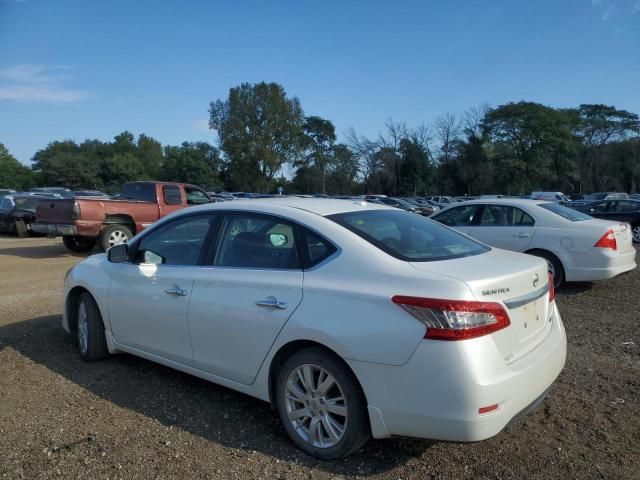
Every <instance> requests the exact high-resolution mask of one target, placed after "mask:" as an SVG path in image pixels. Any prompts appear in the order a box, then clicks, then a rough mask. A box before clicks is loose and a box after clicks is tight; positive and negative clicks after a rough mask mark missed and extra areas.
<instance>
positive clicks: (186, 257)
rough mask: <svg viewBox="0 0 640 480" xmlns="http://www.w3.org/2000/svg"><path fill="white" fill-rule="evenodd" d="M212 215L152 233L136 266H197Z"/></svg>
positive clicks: (139, 249) (139, 252)
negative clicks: (144, 264) (139, 264)
mask: <svg viewBox="0 0 640 480" xmlns="http://www.w3.org/2000/svg"><path fill="white" fill-rule="evenodd" d="M214 219H215V217H214V216H212V215H198V216H187V217H184V218H180V219H178V220H174V221H173V222H171V223H168V224H166V225H163V226H162V227H160V228H158V229H156V230H154V231H152V232H150V233H149V234H148V235H146V236H144V237H143V238H142V240H141V241H140V243H139V245H138V247H137V249H136V256H135V260H136V263H151V264H155V265H198V263H199V261H200V256H201V253H202V250H203V246H204V243H205V239H206V238H207V233H208V232H209V227H210V225H211V224H212V222H213V221H214Z"/></svg>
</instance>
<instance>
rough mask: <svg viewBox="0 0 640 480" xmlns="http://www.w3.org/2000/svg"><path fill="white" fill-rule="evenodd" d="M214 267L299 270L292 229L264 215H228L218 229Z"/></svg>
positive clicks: (289, 225)
mask: <svg viewBox="0 0 640 480" xmlns="http://www.w3.org/2000/svg"><path fill="white" fill-rule="evenodd" d="M214 265H216V266H219V267H241V268H271V269H278V270H283V269H285V270H286V269H299V268H301V267H300V261H299V258H298V250H297V245H296V239H295V235H294V231H293V227H292V225H291V224H289V223H288V222H284V221H283V220H282V219H280V218H277V217H270V216H267V215H256V214H234V215H229V216H228V217H227V221H226V222H225V225H224V227H223V229H222V233H221V236H220V241H219V247H218V252H217V253H216V258H215V261H214Z"/></svg>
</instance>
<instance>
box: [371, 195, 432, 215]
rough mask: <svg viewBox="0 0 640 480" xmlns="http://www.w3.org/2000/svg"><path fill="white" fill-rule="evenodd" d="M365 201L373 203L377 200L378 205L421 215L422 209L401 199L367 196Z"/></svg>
mask: <svg viewBox="0 0 640 480" xmlns="http://www.w3.org/2000/svg"><path fill="white" fill-rule="evenodd" d="M364 199H365V200H367V201H371V200H375V201H376V202H377V203H381V204H384V205H389V206H390V207H395V208H400V209H402V210H406V211H407V212H411V213H421V212H422V208H421V207H418V206H417V205H414V204H412V203H409V202H407V201H406V200H403V199H401V198H395V197H387V196H386V195H365V197H364Z"/></svg>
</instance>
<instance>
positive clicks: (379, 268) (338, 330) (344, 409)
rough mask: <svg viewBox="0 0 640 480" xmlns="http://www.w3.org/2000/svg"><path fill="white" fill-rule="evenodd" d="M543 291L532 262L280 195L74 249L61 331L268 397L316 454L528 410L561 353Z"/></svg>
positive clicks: (372, 214)
mask: <svg viewBox="0 0 640 480" xmlns="http://www.w3.org/2000/svg"><path fill="white" fill-rule="evenodd" d="M303 277H304V282H303ZM553 292H554V290H553V285H552V283H551V281H550V279H549V276H548V273H547V268H546V263H545V262H544V261H542V260H540V259H538V258H535V257H532V256H529V255H522V254H519V253H514V252H507V251H503V250H499V249H492V248H490V247H487V246H485V245H483V244H481V243H480V242H477V241H475V240H473V239H471V238H469V237H466V236H463V235H460V234H459V233H457V232H455V231H454V230H451V229H449V228H447V227H444V226H442V225H440V224H438V223H437V222H433V221H431V220H429V219H426V218H424V217H421V216H418V215H412V214H409V213H407V212H405V211H401V210H397V209H393V208H389V207H387V206H383V205H372V204H369V203H368V202H345V201H343V200H333V199H316V198H313V199H304V198H295V197H284V198H274V199H271V200H269V201H254V200H247V201H242V202H229V203H226V202H225V203H218V204H211V205H206V206H202V207H196V208H192V209H188V210H185V211H181V212H177V213H174V214H172V215H170V216H168V217H166V218H165V219H163V220H161V221H159V222H158V223H156V224H154V225H153V226H152V227H150V228H149V229H148V230H146V231H144V232H142V233H141V234H139V235H137V236H136V237H135V238H133V239H132V240H131V242H130V243H129V244H128V245H127V244H121V245H117V246H115V247H113V248H111V250H109V252H108V254H107V255H93V256H90V257H88V258H87V259H85V260H83V261H82V262H80V263H78V264H77V265H76V266H75V267H73V268H72V269H71V270H70V271H69V272H68V273H67V275H66V277H65V282H64V291H63V295H64V314H63V318H62V325H63V327H64V328H65V329H66V330H67V331H69V332H73V333H74V335H75V336H76V338H77V342H78V349H79V352H80V356H81V357H82V358H83V359H85V360H97V359H102V358H105V357H106V356H108V355H109V354H110V353H117V352H128V353H131V354H133V355H138V356H141V357H143V358H147V359H149V360H152V361H155V362H158V363H161V364H164V365H167V366H170V367H172V368H177V369H179V370H182V371H184V372H187V373H191V374H193V375H195V376H198V377H202V378H204V379H207V380H210V381H213V382H216V383H219V384H221V385H224V386H226V387H229V388H231V389H235V390H238V391H240V392H243V393H246V394H249V395H252V396H255V397H257V398H259V399H262V400H265V401H269V402H272V403H273V404H274V405H275V407H276V408H277V411H278V414H279V416H280V418H281V420H282V423H283V425H284V429H285V431H286V432H287V434H288V435H289V436H290V438H291V439H292V441H293V442H294V443H295V444H296V445H297V446H298V447H299V448H301V449H302V450H304V451H305V452H306V453H308V454H310V455H313V456H316V457H318V458H321V459H325V460H327V459H335V458H339V457H344V456H346V455H348V454H350V453H351V452H354V451H356V450H357V449H358V448H360V447H361V446H362V445H363V444H364V443H365V442H366V441H367V439H368V438H369V437H370V436H373V437H375V438H388V437H391V436H402V437H423V438H432V439H439V440H445V441H456V442H458V441H479V440H483V439H486V438H489V437H491V436H493V435H496V434H497V433H498V432H500V431H501V430H502V429H503V428H504V427H505V426H506V425H508V424H509V423H510V422H511V421H512V420H513V419H514V418H516V417H517V416H519V415H521V414H523V413H525V412H527V411H529V410H531V409H532V408H533V407H535V406H536V405H537V404H538V403H539V402H541V401H542V399H543V398H544V396H545V395H546V394H547V392H548V391H549V388H550V387H551V385H552V384H553V382H554V380H555V379H556V378H557V376H558V375H559V373H560V372H561V370H562V368H563V366H564V363H565V357H566V336H565V331H564V327H563V325H562V321H561V319H560V314H559V313H558V309H557V306H556V304H555V301H554V293H553ZM230 428H233V427H230Z"/></svg>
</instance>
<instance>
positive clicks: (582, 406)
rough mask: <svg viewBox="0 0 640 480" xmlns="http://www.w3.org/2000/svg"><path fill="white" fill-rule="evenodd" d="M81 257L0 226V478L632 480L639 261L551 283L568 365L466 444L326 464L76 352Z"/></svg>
mask: <svg viewBox="0 0 640 480" xmlns="http://www.w3.org/2000/svg"><path fill="white" fill-rule="evenodd" d="M81 258H82V256H79V255H72V254H69V253H68V252H67V251H66V250H65V249H64V247H63V246H62V244H61V242H60V241H58V240H48V239H23V240H18V239H15V238H11V237H0V292H1V294H0V477H1V478H12V479H13V478H28V479H35V478H81V479H87V478H92V479H94V478H95V479H99V478H123V479H133V478H145V479H146V478H181V479H185V478H189V479H191V478H221V479H233V478H240V479H250V478H265V479H271V478H275V479H277V478H281V479H324V478H326V479H335V478H371V479H414V478H415V479H428V478H474V479H477V478H514V479H522V478H527V479H532V478H562V479H566V478H590V479H591V478H620V479H631V478H640V472H639V467H640V450H639V449H638V447H639V446H640V405H639V400H640V335H639V333H640V326H639V321H638V313H639V311H640V295H639V293H640V272H638V271H634V272H632V273H630V274H627V275H623V276H621V277H618V278H616V279H613V280H610V281H607V282H601V283H596V284H573V285H570V286H569V287H564V288H563V289H561V290H560V291H559V292H558V294H557V301H558V304H559V306H560V310H561V314H562V316H563V319H564V322H565V326H566V329H567V334H568V337H569V354H568V360H567V366H566V368H565V370H564V372H563V373H562V375H561V376H560V378H559V380H558V381H557V383H556V385H555V387H554V388H553V390H552V392H551V395H550V397H549V398H547V399H546V400H545V402H544V403H543V404H542V405H541V406H540V407H539V408H538V409H537V410H535V411H534V412H532V413H531V414H529V415H527V416H526V417H524V418H523V419H522V420H520V421H519V422H517V423H515V424H514V425H512V426H510V427H509V428H507V429H506V430H505V431H504V432H502V433H501V434H499V435H497V436H496V437H494V438H492V439H490V440H487V441H484V442H480V443H476V444H455V443H432V442H427V441H418V440H404V439H393V440H384V441H372V442H370V443H369V444H368V445H367V446H365V447H364V449H363V450H361V451H360V452H357V453H356V454H354V455H352V456H351V457H349V458H347V459H345V460H341V461H337V462H320V461H317V460H315V459H313V458H310V457H308V456H306V455H304V454H302V453H300V452H299V451H298V450H296V449H295V448H294V447H293V446H292V444H291V443H290V442H289V440H288V438H287V436H286V434H285V432H284V430H283V429H282V428H281V427H280V424H279V421H278V418H277V415H276V413H275V411H273V410H272V409H271V408H270V407H269V405H267V404H265V403H263V402H260V401H258V400H254V399H252V398H249V397H246V396H244V395H241V394H238V393H235V392H233V391H231V390H227V389H225V388H223V387H219V386H216V385H214V384H211V383H208V382H205V381H203V380H199V379H197V378H194V377H191V376H189V375H186V374H182V373H179V372H175V371H172V370H170V369H168V368H165V367H162V366H159V365H156V364H153V363H151V362H148V361H145V360H141V359H138V358H136V357H133V356H129V355H120V356H117V357H114V358H112V359H109V360H107V361H104V362H98V363H89V364H87V363H83V362H82V361H81V360H80V358H79V357H78V355H77V354H76V351H75V347H74V344H73V341H72V339H71V338H70V337H69V336H68V335H66V334H65V332H64V331H63V330H62V329H61V328H60V326H59V323H60V298H59V296H60V286H61V284H62V279H63V276H64V273H65V271H66V269H67V268H69V267H70V266H71V265H73V264H74V263H76V262H77V261H79V260H80V259H81Z"/></svg>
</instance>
